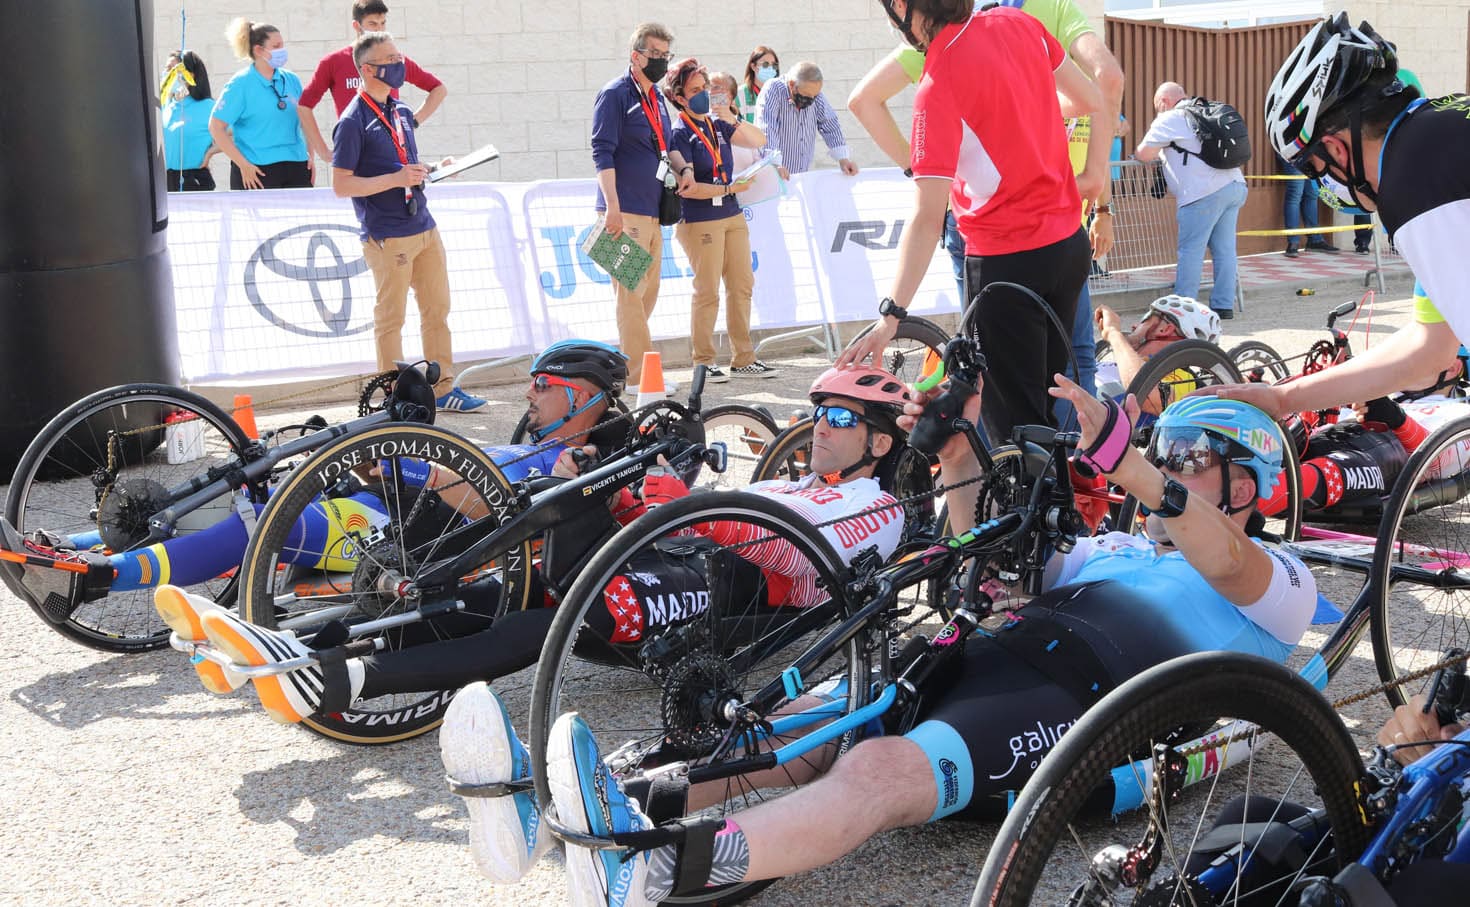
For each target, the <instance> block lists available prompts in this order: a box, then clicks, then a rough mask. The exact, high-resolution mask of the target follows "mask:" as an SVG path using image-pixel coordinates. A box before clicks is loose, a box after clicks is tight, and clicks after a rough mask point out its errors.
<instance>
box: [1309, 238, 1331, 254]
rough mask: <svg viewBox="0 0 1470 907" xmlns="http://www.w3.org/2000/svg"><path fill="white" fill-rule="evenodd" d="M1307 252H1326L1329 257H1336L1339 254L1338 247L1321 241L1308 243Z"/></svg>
mask: <svg viewBox="0 0 1470 907" xmlns="http://www.w3.org/2000/svg"><path fill="white" fill-rule="evenodd" d="M1307 251H1308V252H1326V253H1328V254H1329V255H1336V254H1337V252H1338V248H1337V246H1334V245H1333V244H1332V243H1330V242H1320V241H1319V242H1309V243H1307Z"/></svg>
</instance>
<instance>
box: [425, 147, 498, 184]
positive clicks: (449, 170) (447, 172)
mask: <svg viewBox="0 0 1470 907" xmlns="http://www.w3.org/2000/svg"><path fill="white" fill-rule="evenodd" d="M499 157H500V150H499V149H498V148H496V147H495V146H494V145H484V146H482V147H480V148H476V149H475V150H474V151H471V152H470V153H469V154H467V155H465V156H464V157H462V158H460V159H459V160H457V161H455V162H454V163H452V164H450V165H449V166H448V167H440V168H439V169H438V170H435V171H434V172H433V173H431V174H429V182H431V183H437V182H439V181H440V180H447V179H449V178H450V177H451V176H456V175H458V174H460V173H464V172H465V171H466V170H468V169H470V168H471V167H478V166H480V165H481V164H488V163H490V162H491V161H493V160H496V159H498V158H499Z"/></svg>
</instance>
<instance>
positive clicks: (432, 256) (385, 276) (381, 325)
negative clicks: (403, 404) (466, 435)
mask: <svg viewBox="0 0 1470 907" xmlns="http://www.w3.org/2000/svg"><path fill="white" fill-rule="evenodd" d="M362 257H363V258H364V259H365V260H366V261H367V265H368V267H369V268H370V269H372V272H373V281H374V282H375V283H376V284H377V286H378V299H377V302H376V304H374V306H373V340H374V341H375V342H376V343H377V348H378V370H379V371H382V372H386V371H390V370H391V369H392V368H393V362H394V361H395V360H402V359H403V316H404V313H405V311H406V310H407V308H408V291H409V289H410V288H412V289H413V296H414V299H415V300H416V301H417V303H418V307H419V324H420V327H421V329H422V339H423V349H424V358H425V359H427V360H429V361H430V362H437V363H439V369H440V373H439V374H440V377H439V383H438V384H436V385H435V386H434V393H435V394H436V395H443V394H445V393H448V392H449V389H450V388H451V387H453V386H454V350H453V346H452V345H451V343H450V340H449V261H448V258H447V257H446V256H445V254H444V241H443V240H442V239H440V238H439V230H438V228H437V227H436V228H434V229H432V230H426V231H424V232H423V233H419V234H417V235H415V236H395V237H390V238H388V239H384V240H382V241H381V242H380V241H379V240H375V239H370V240H368V241H367V242H364V243H363V244H362Z"/></svg>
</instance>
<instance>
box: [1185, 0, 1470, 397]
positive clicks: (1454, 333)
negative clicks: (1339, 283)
mask: <svg viewBox="0 0 1470 907" xmlns="http://www.w3.org/2000/svg"><path fill="white" fill-rule="evenodd" d="M1398 73H1399V68H1398V58H1397V54H1396V53H1395V50H1394V46H1393V45H1392V44H1390V43H1389V42H1388V41H1386V40H1384V39H1383V37H1381V36H1380V35H1379V34H1378V33H1377V32H1375V31H1374V30H1373V28H1372V26H1370V25H1369V24H1368V23H1367V22H1362V23H1360V24H1359V25H1358V27H1356V28H1354V27H1352V25H1351V24H1349V20H1348V18H1347V14H1346V13H1339V14H1337V15H1336V16H1333V17H1330V18H1328V19H1324V20H1323V21H1321V22H1319V23H1317V25H1316V26H1314V27H1313V28H1312V30H1311V31H1309V32H1308V33H1307V35H1306V36H1305V37H1304V38H1302V40H1301V42H1300V43H1299V44H1298V45H1297V46H1296V48H1295V49H1293V50H1292V52H1291V54H1289V55H1288V56H1287V58H1286V61H1285V62H1284V63H1283V64H1282V65H1281V68H1280V70H1279V71H1278V72H1277V73H1276V78H1275V79H1274V80H1273V81H1272V83H1271V88H1270V90H1269V91H1268V93H1267V95H1266V127H1267V132H1268V133H1269V135H1270V139H1271V144H1272V146H1273V147H1275V149H1276V151H1277V152H1278V153H1279V154H1280V155H1281V156H1282V157H1284V158H1286V160H1288V161H1289V162H1291V164H1292V165H1293V166H1295V167H1296V168H1297V169H1298V170H1300V171H1302V172H1303V173H1305V174H1307V175H1308V176H1311V177H1314V178H1322V177H1324V176H1326V177H1331V178H1332V179H1333V180H1335V181H1336V182H1337V183H1338V184H1340V185H1341V187H1342V188H1341V189H1340V190H1338V191H1341V192H1342V193H1344V194H1345V195H1346V196H1347V197H1346V198H1344V199H1342V201H1343V202H1344V203H1345V204H1347V205H1351V206H1355V207H1358V208H1361V209H1363V210H1365V211H1377V212H1378V216H1379V219H1380V220H1381V221H1382V223H1383V227H1384V229H1385V230H1386V231H1387V232H1388V237H1389V241H1390V242H1392V243H1393V244H1394V245H1395V246H1396V247H1397V248H1398V249H1399V251H1400V252H1401V253H1402V254H1403V257H1404V260H1405V261H1407V262H1408V263H1409V266H1410V268H1411V269H1412V270H1413V272H1414V274H1415V276H1416V277H1417V278H1418V279H1419V281H1420V283H1421V284H1422V286H1423V289H1424V290H1426V291H1427V296H1426V295H1421V294H1420V293H1419V292H1417V291H1416V294H1415V295H1416V297H1420V298H1422V299H1424V300H1425V301H1424V303H1423V304H1416V306H1415V309H1416V311H1415V320H1414V323H1413V324H1411V325H1409V326H1408V327H1405V328H1402V329H1400V330H1399V331H1397V332H1395V333H1394V335H1393V336H1392V337H1390V338H1388V340H1387V341H1386V342H1384V343H1379V344H1374V346H1373V348H1372V349H1369V350H1367V351H1366V352H1364V353H1362V354H1361V355H1358V356H1354V357H1353V359H1352V360H1350V361H1348V362H1346V363H1343V364H1341V365H1338V366H1334V367H1333V368H1331V369H1327V370H1324V371H1321V372H1318V373H1316V374H1313V375H1307V376H1305V377H1303V378H1301V379H1300V380H1297V381H1293V382H1291V383H1289V384H1286V385H1282V386H1280V387H1273V386H1269V385H1265V384H1249V385H1234V386H1229V385H1225V386H1220V387H1218V388H1211V389H1210V392H1212V393H1216V394H1218V395H1220V396H1223V397H1232V398H1235V399H1240V400H1249V401H1251V402H1253V403H1255V404H1256V405H1258V406H1260V407H1261V408H1262V409H1264V410H1266V411H1267V412H1269V413H1271V414H1273V415H1275V416H1278V417H1284V416H1286V415H1288V414H1290V413H1293V412H1302V411H1306V410H1320V409H1326V408H1328V407H1330V406H1333V405H1335V404H1339V403H1346V402H1350V401H1355V400H1371V399H1373V398H1375V397H1380V396H1382V395H1384V394H1387V393H1392V392H1393V391H1395V390H1399V389H1401V388H1403V387H1405V386H1408V387H1425V386H1428V385H1429V384H1431V383H1432V382H1434V381H1435V380H1436V377H1437V375H1438V374H1439V372H1440V371H1441V370H1442V369H1443V368H1444V367H1445V364H1446V363H1449V362H1450V361H1451V360H1453V359H1454V357H1455V353H1456V351H1457V350H1458V348H1459V346H1460V343H1461V341H1462V340H1470V284H1467V283H1466V281H1465V280H1464V275H1463V273H1462V272H1463V270H1464V263H1465V261H1466V259H1467V257H1470V171H1467V169H1466V168H1465V166H1464V165H1463V162H1462V161H1461V158H1460V156H1459V155H1457V154H1454V153H1449V152H1447V151H1446V149H1454V148H1462V147H1464V145H1465V143H1466V141H1467V139H1470V119H1467V118H1466V114H1467V112H1470V95H1466V94H1463V93H1457V94H1452V95H1447V96H1445V97H1441V98H1435V99H1432V100H1426V99H1424V98H1422V97H1421V96H1420V92H1419V90H1418V89H1417V88H1415V87H1413V86H1412V85H1409V84H1407V83H1406V82H1405V81H1404V80H1403V79H1401V78H1399V75H1398ZM1327 185H1330V183H1328V184H1327ZM1431 298H1432V299H1433V300H1434V303H1433V305H1430V304H1429V303H1428V299H1431Z"/></svg>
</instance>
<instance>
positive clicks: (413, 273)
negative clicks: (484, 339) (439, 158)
mask: <svg viewBox="0 0 1470 907" xmlns="http://www.w3.org/2000/svg"><path fill="white" fill-rule="evenodd" d="M352 59H353V60H354V61H355V62H356V63H357V68H358V72H359V73H360V74H361V76H362V87H361V88H360V89H359V90H358V93H357V97H355V98H353V99H352V101H351V102H350V103H348V105H347V107H346V109H344V110H343V111H342V118H341V119H340V120H338V121H337V126H336V128H335V129H333V131H332V145H333V148H332V189H333V191H335V192H336V193H337V196H338V197H339V198H350V199H352V207H353V209H354V210H355V211H356V212H357V220H358V223H359V224H361V225H362V256H363V259H364V260H366V261H367V263H368V267H369V268H371V269H372V272H373V280H374V281H375V282H376V283H377V287H378V298H377V303H376V304H375V305H374V306H373V338H374V340H375V341H376V343H377V351H378V369H379V370H380V371H388V370H390V369H392V368H393V363H394V361H395V360H401V359H403V358H404V356H403V315H404V311H405V310H406V309H407V307H408V289H409V287H413V291H414V298H415V299H416V300H417V301H418V306H419V322H420V324H421V326H422V330H423V350H424V358H425V359H428V360H429V361H431V362H438V363H439V367H440V369H441V378H440V382H439V384H438V385H437V386H436V387H435V388H434V394H435V396H436V397H438V402H439V408H440V409H448V410H460V411H468V410H473V409H479V408H480V407H482V406H484V405H485V401H484V400H482V399H480V398H479V397H472V396H470V395H469V394H466V393H465V392H464V391H462V390H460V389H459V388H457V387H454V386H453V385H454V377H453V369H452V368H451V366H452V364H453V359H454V353H453V347H452V345H451V343H450V339H449V263H448V259H447V258H446V256H445V253H444V241H443V240H442V239H440V238H439V229H438V228H437V227H435V226H434V218H433V217H431V216H430V215H429V203H428V199H426V198H425V197H424V189H423V184H424V180H425V179H426V178H427V177H428V175H429V172H430V170H431V169H432V168H430V167H428V166H425V165H424V164H421V163H419V149H418V143H417V142H416V141H415V140H414V135H413V112H412V111H411V110H409V108H408V105H406V104H404V103H403V102H402V101H399V100H398V99H397V98H395V97H393V89H395V88H397V87H399V86H400V85H402V84H403V80H404V74H405V65H404V62H403V55H402V54H400V53H399V52H398V46H397V45H396V44H394V43H393V36H392V35H390V34H388V33H387V32H366V33H364V34H362V35H361V36H359V37H358V39H357V41H356V42H355V43H354V44H353V46H352Z"/></svg>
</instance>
